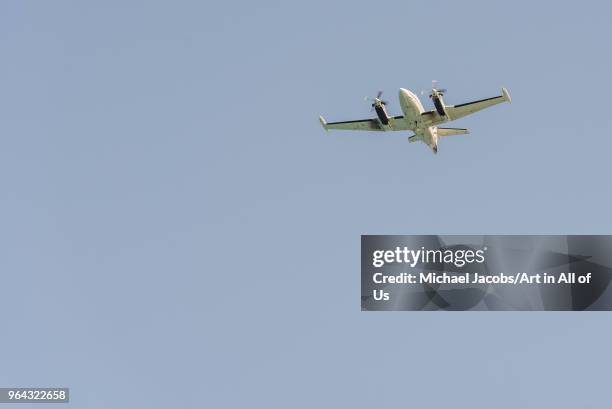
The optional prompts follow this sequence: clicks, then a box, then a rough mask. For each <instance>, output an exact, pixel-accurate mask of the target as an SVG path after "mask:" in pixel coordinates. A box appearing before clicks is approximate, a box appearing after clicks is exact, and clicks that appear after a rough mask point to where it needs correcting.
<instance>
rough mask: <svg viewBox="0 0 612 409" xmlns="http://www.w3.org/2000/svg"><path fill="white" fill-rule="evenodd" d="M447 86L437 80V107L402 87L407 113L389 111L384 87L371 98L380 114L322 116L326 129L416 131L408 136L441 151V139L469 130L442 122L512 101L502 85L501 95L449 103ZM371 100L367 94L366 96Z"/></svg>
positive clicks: (433, 94)
mask: <svg viewBox="0 0 612 409" xmlns="http://www.w3.org/2000/svg"><path fill="white" fill-rule="evenodd" d="M445 92H446V90H445V89H438V88H437V87H436V82H435V81H434V82H433V86H432V89H431V92H430V94H429V98H431V100H432V102H433V104H434V107H435V109H433V110H431V111H425V109H424V108H423V104H422V103H421V101H420V100H419V97H417V96H416V95H415V94H414V93H412V92H411V91H409V90H407V89H404V88H400V90H399V102H400V107H401V108H402V112H403V113H404V115H400V116H389V114H388V113H387V108H386V105H387V101H384V100H382V99H381V98H380V97H381V96H382V91H379V92H378V95H376V97H375V98H373V99H371V101H372V109H373V110H374V111H375V112H376V118H373V119H360V120H357V121H343V122H327V121H325V118H323V117H322V116H320V117H319V120H320V121H321V124H322V125H323V128H325V130H329V129H344V130H353V131H412V132H414V135H412V136H410V137H409V138H408V141H410V142H417V141H421V142H424V143H425V144H427V146H429V147H430V148H431V149H432V150H433V152H434V153H438V140H439V139H440V138H442V137H445V136H449V135H462V134H467V133H469V131H468V130H467V129H464V128H440V127H438V125H439V124H443V123H445V122H449V121H453V120H455V119H459V118H462V117H464V116H466V115H470V114H473V113H474V112H477V111H480V110H481V109H485V108H488V107H490V106H493V105H497V104H500V103H502V102H504V101H507V102H511V99H510V94H509V93H508V90H507V89H506V88H502V94H501V95H499V96H497V97H492V98H485V99H480V100H478V101H472V102H467V103H465V104H459V105H446V104H445V103H444V99H443V97H444V93H445ZM366 100H367V98H366Z"/></svg>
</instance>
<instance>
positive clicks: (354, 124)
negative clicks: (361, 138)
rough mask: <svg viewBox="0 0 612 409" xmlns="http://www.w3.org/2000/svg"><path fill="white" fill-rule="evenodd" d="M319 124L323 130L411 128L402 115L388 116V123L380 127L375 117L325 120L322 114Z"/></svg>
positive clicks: (398, 129)
mask: <svg viewBox="0 0 612 409" xmlns="http://www.w3.org/2000/svg"><path fill="white" fill-rule="evenodd" d="M319 121H321V125H323V128H325V130H329V129H342V130H349V131H405V130H409V129H411V128H410V127H409V126H408V124H407V123H406V121H404V117H403V116H395V117H392V118H389V125H388V126H385V127H382V126H381V125H380V122H379V121H378V120H377V119H358V120H356V121H342V122H327V121H326V120H325V118H323V117H322V116H320V117H319Z"/></svg>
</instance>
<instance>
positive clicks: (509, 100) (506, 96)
mask: <svg viewBox="0 0 612 409" xmlns="http://www.w3.org/2000/svg"><path fill="white" fill-rule="evenodd" d="M502 95H503V96H504V99H505V100H506V101H508V103H509V104H511V103H512V97H510V93H509V92H508V89H506V88H505V87H503V88H502Z"/></svg>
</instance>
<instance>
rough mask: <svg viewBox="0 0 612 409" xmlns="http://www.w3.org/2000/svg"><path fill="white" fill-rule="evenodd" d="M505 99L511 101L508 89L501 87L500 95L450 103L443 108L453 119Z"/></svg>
mask: <svg viewBox="0 0 612 409" xmlns="http://www.w3.org/2000/svg"><path fill="white" fill-rule="evenodd" d="M506 101H508V102H511V101H512V100H511V98H510V94H509V93H508V90H507V89H506V88H502V95H500V96H497V97H493V98H485V99H480V100H478V101H472V102H466V103H465V104H459V105H450V106H446V107H444V110H445V111H446V113H447V114H448V117H449V119H450V120H454V119H458V118H462V117H464V116H466V115H470V114H473V113H474V112H477V111H480V110H481V109H485V108H488V107H490V106H493V105H497V104H501V103H502V102H506Z"/></svg>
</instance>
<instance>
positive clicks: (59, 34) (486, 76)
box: [0, 1, 612, 409]
mask: <svg viewBox="0 0 612 409" xmlns="http://www.w3.org/2000/svg"><path fill="white" fill-rule="evenodd" d="M566 3H567V2H554V3H553V2H514V1H513V2H509V1H506V2H491V1H486V2H485V1H482V2H473V1H461V2H458V1H454V2H452V1H435V2H427V3H426V2H423V1H418V2H417V1H413V2H411V1H401V2H399V1H398V2H393V1H385V2H374V1H369V2H355V1H346V2H326V1H308V2H301V3H290V2H281V1H278V2H247V1H242V2H202V1H183V2H170V1H168V2H156V1H142V2H125V1H104V2H95V3H94V2H78V1H37V2H26V1H5V2H2V3H1V5H0V52H1V64H0V113H1V114H0V175H1V176H0V204H1V210H2V212H1V216H0V227H1V234H0V245H1V248H2V252H1V257H0V271H1V274H2V284H1V287H0V288H1V297H0V309H1V314H2V319H1V321H0V323H1V326H0V328H1V330H0V331H1V332H0V334H1V336H0V347H1V348H0V351H1V352H0V354H1V355H0V385H1V386H28V385H38V386H52V385H65V386H69V387H70V388H71V390H72V403H71V404H70V405H69V406H70V407H75V408H111V407H117V408H118V407H125V408H127V407H142V408H169V407H181V408H203V407H207V408H250V407H261V408H313V407H315V408H325V407H336V408H340V407H342V408H385V407H406V408H408V407H410V408H419V407H436V408H445V407H449V408H496V409H506V408H508V409H510V408H512V409H516V408H522V409H531V408H533V409H535V408H537V409H541V408H556V409H563V408H568V409H569V408H571V409H576V408H601V407H605V406H606V405H608V404H609V399H610V392H609V383H610V379H609V371H608V369H609V367H610V363H611V361H612V358H610V341H611V340H612V332H611V331H610V324H611V319H610V315H609V314H607V313H599V314H595V313H572V314H567V313H566V314H560V313H507V314H501V313H485V314H480V313H442V314H426V313H362V312H360V308H359V294H360V290H359V282H360V278H359V238H360V234H362V233H368V234H384V233H396V234H411V233H433V234H451V233H466V234H469V233H472V234H484V233H490V234H492V233H497V234H504V233H560V234H567V233H608V234H610V233H612V229H611V222H610V210H609V209H610V207H611V205H610V201H611V195H610V183H609V175H610V165H609V162H610V161H609V158H610V155H611V152H612V134H611V132H610V131H611V128H612V124H611V120H610V103H609V100H610V91H611V88H612V87H611V85H610V80H609V74H610V72H611V71H612V56H611V54H610V44H609V39H610V38H611V37H612V28H610V27H611V26H610V14H611V11H612V10H611V9H610V7H609V6H608V5H606V2H603V1H601V2H591V1H582V2H573V4H572V5H568V4H566ZM431 79H437V80H439V81H440V85H441V86H445V87H447V88H448V89H449V91H448V93H447V102H448V103H460V102H466V101H469V100H473V99H480V98H485V97H490V96H493V95H497V94H498V92H499V88H500V87H501V86H507V87H508V88H509V90H510V92H511V94H512V97H513V104H512V105H508V104H504V105H501V106H497V107H494V108H492V109H490V110H487V111H484V112H481V113H479V114H477V115H475V116H472V117H468V118H464V119H462V120H460V121H458V122H456V123H455V125H456V126H465V127H468V128H469V129H470V130H471V131H472V134H471V135H467V136H456V137H449V138H448V139H447V140H444V141H442V142H441V144H440V153H439V154H438V155H437V156H435V155H433V154H432V153H431V151H430V150H429V149H428V148H427V147H425V146H424V145H421V144H408V143H407V141H406V137H407V136H408V133H394V134H378V133H350V132H348V133H341V132H329V133H326V132H324V131H323V129H322V128H321V127H320V124H319V122H318V119H317V117H318V115H319V114H325V115H326V117H327V118H328V119H329V120H348V119H358V118H361V117H364V116H368V115H370V112H369V106H368V105H367V104H366V103H364V102H363V101H362V98H363V97H364V96H365V95H373V94H375V92H376V91H377V90H378V89H383V90H385V92H386V94H385V97H386V98H388V99H389V100H390V106H389V108H390V110H391V111H392V113H394V114H396V115H397V114H399V107H398V104H397V90H398V88H399V87H406V88H410V89H413V90H415V91H418V90H420V89H423V88H427V87H428V86H429V85H430V81H431ZM428 106H430V105H429V104H428ZM21 407H27V406H21Z"/></svg>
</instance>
